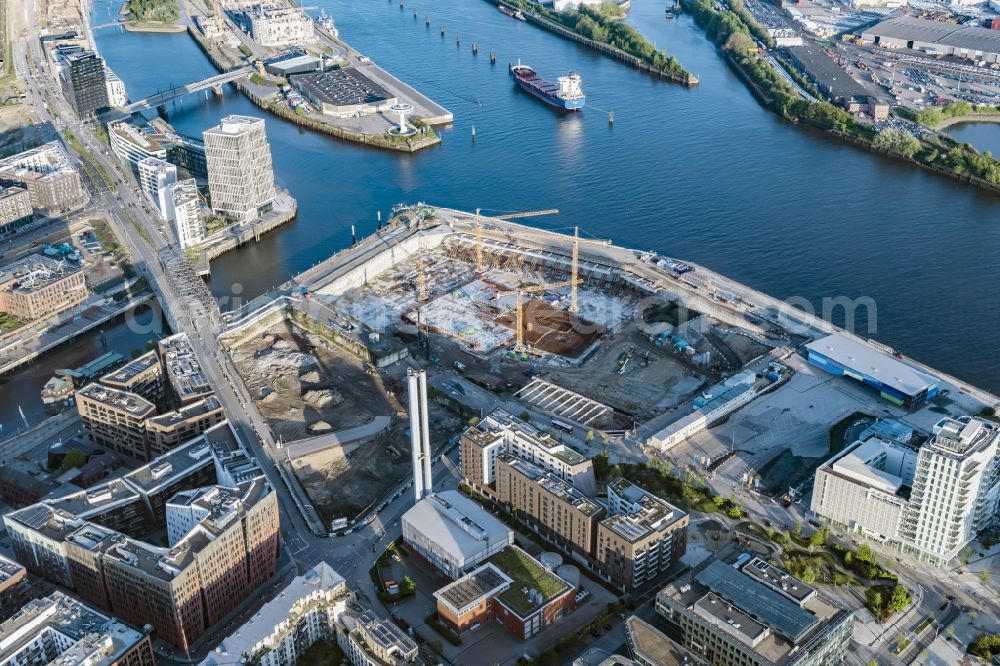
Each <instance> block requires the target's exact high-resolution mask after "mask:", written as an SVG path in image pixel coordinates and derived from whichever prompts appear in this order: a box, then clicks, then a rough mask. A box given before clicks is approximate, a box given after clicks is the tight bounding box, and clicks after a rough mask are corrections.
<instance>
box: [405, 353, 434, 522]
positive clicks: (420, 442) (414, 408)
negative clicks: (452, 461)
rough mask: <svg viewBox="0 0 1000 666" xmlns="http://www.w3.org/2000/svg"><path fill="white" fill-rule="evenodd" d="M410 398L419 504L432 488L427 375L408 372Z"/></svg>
mask: <svg viewBox="0 0 1000 666" xmlns="http://www.w3.org/2000/svg"><path fill="white" fill-rule="evenodd" d="M406 375H407V393H408V394H409V398H410V450H411V454H412V457H413V497H414V500H415V501H417V502H419V501H420V500H422V499H423V498H424V497H426V496H427V495H429V494H430V493H431V491H432V488H431V443H430V425H429V419H428V416H427V373H426V372H425V371H423V370H421V371H419V372H416V371H414V370H413V369H410V370H407V372H406Z"/></svg>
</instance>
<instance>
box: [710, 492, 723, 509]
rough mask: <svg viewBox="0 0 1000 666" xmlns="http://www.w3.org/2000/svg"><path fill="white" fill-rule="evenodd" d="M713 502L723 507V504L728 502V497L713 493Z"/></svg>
mask: <svg viewBox="0 0 1000 666" xmlns="http://www.w3.org/2000/svg"><path fill="white" fill-rule="evenodd" d="M712 503H713V504H715V506H717V507H719V508H720V509H721V508H722V505H723V504H725V503H726V498H725V497H723V496H722V495H713V496H712Z"/></svg>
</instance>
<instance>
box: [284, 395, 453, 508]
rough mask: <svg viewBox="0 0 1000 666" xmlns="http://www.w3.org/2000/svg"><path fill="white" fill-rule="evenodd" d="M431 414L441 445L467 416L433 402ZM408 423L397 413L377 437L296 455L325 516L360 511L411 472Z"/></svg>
mask: <svg viewBox="0 0 1000 666" xmlns="http://www.w3.org/2000/svg"><path fill="white" fill-rule="evenodd" d="M429 416H430V419H429V420H430V424H431V448H432V449H434V450H437V449H439V448H440V447H442V446H444V445H445V444H446V443H447V442H448V440H449V439H450V438H451V437H453V436H454V435H455V434H457V433H458V432H459V430H460V429H461V426H462V421H461V419H459V417H458V416H456V415H455V414H453V413H451V412H449V411H447V410H445V409H444V408H443V407H440V406H439V405H436V404H435V403H433V402H432V403H430V414H429ZM408 427H409V424H408V422H407V420H406V419H405V418H399V419H395V420H394V422H393V425H392V426H391V427H390V428H389V430H387V431H385V432H382V433H380V434H379V435H378V436H376V437H374V438H372V439H368V440H363V441H360V442H353V443H351V444H347V445H345V446H340V447H335V448H332V449H327V450H326V451H322V452H320V453H316V454H313V455H311V456H304V457H302V458H298V459H296V460H295V461H293V463H292V467H293V469H294V470H295V474H296V475H297V476H298V477H299V480H300V481H301V482H302V485H303V486H304V487H305V489H306V493H308V495H309V498H310V499H311V500H312V502H313V505H314V506H315V507H316V509H317V510H318V511H319V513H320V515H321V516H322V517H323V518H324V519H325V520H327V521H329V520H333V519H334V518H347V519H348V520H351V519H353V518H355V517H357V516H358V515H359V514H362V513H364V512H365V511H366V510H367V509H369V508H370V507H371V506H372V505H373V504H375V503H376V502H378V501H379V500H381V499H382V497H383V496H384V495H385V494H386V493H387V492H389V490H391V489H392V488H393V487H394V486H395V485H396V484H398V483H399V482H400V481H402V480H403V478H404V477H407V476H409V475H410V474H411V473H412V464H413V462H412V459H411V457H410V439H409V434H408V433H407V428H408Z"/></svg>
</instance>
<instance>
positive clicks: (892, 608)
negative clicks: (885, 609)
mask: <svg viewBox="0 0 1000 666" xmlns="http://www.w3.org/2000/svg"><path fill="white" fill-rule="evenodd" d="M912 600H913V595H912V594H910V591H909V590H907V589H906V588H905V587H903V586H902V585H896V586H895V587H893V588H892V594H891V595H890V597H889V613H890V614H891V613H895V612H897V611H901V610H903V609H904V608H906V607H907V606H909V605H910V602H911V601H912Z"/></svg>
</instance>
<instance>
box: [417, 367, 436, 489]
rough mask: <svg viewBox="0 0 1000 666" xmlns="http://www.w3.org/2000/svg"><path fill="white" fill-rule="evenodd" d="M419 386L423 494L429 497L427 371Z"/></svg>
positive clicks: (429, 438)
mask: <svg viewBox="0 0 1000 666" xmlns="http://www.w3.org/2000/svg"><path fill="white" fill-rule="evenodd" d="M419 380H420V382H419V384H420V425H421V428H420V436H421V439H422V444H423V456H424V493H425V494H427V495H429V494H430V493H431V492H432V489H433V480H432V479H431V427H430V424H429V423H428V421H429V419H428V417H427V371H426V370H421V371H420V375H419Z"/></svg>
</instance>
